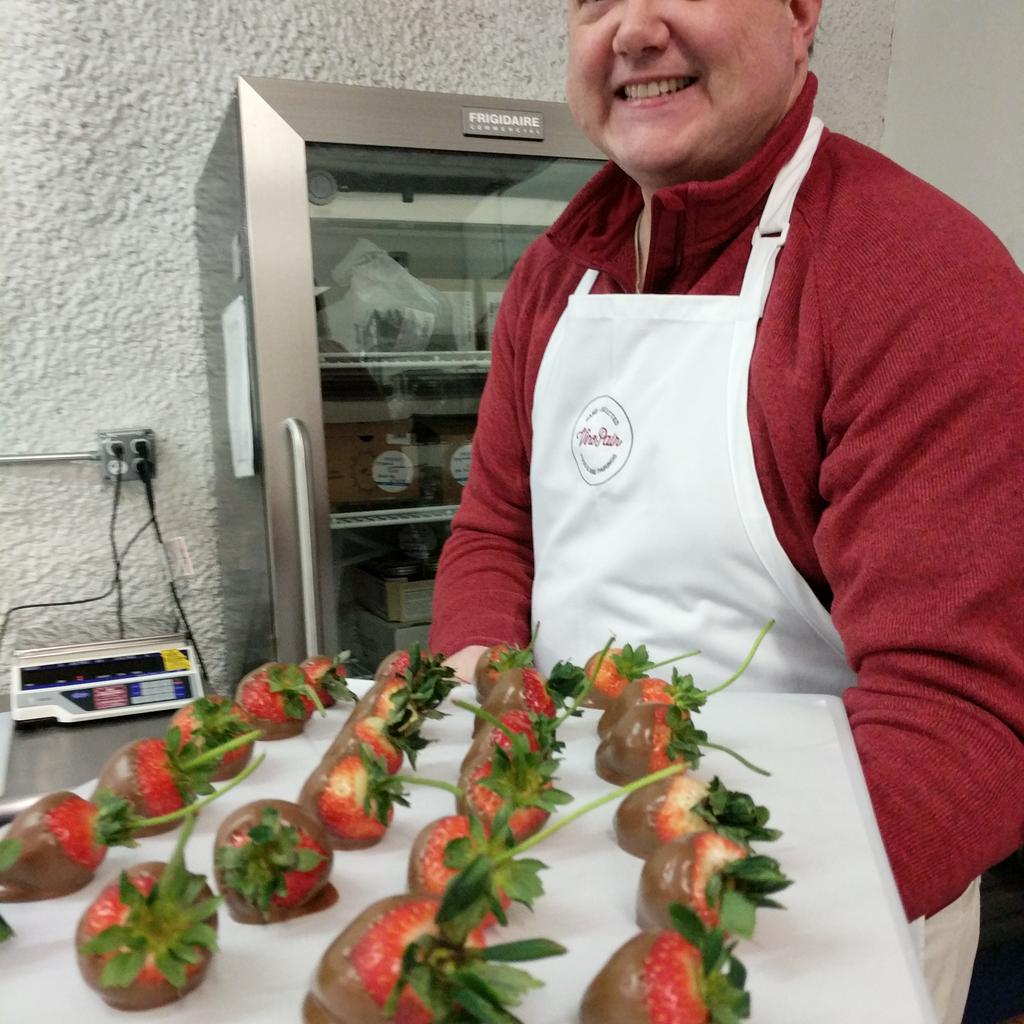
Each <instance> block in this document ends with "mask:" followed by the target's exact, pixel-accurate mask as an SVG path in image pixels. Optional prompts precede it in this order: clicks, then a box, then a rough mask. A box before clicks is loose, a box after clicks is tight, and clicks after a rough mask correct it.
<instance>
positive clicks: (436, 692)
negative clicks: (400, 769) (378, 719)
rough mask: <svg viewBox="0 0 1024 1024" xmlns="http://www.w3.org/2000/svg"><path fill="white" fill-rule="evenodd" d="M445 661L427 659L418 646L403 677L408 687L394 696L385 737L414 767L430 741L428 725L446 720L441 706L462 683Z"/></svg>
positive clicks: (434, 658)
mask: <svg viewBox="0 0 1024 1024" xmlns="http://www.w3.org/2000/svg"><path fill="white" fill-rule="evenodd" d="M443 661H444V659H443V658H442V656H441V655H435V656H433V657H431V656H429V655H428V656H424V655H423V654H421V653H420V648H419V645H418V644H414V645H413V646H412V647H411V648H410V649H409V666H408V668H406V669H405V671H404V672H403V673H402V674H401V676H400V678H401V679H402V681H403V682H404V684H405V685H404V686H402V687H401V688H399V689H397V690H396V691H395V692H394V694H393V695H392V697H391V708H390V710H389V711H388V717H387V719H386V720H385V723H384V734H385V736H386V737H387V739H388V741H389V742H390V743H391V744H392V745H393V746H394V747H395V748H397V749H398V750H400V751H401V752H402V753H404V754H405V755H406V756H407V757H408V758H409V763H410V764H411V765H412V766H413V767H414V768H415V767H416V755H417V753H418V752H419V751H421V750H423V748H424V747H426V746H427V744H428V742H429V741H428V740H427V739H425V738H424V737H423V735H422V734H421V732H420V730H421V729H422V728H423V724H424V722H425V721H426V720H427V719H437V718H443V717H444V714H443V712H441V711H438V706H439V705H440V704H441V702H442V701H443V700H444V699H445V697H447V696H448V694H449V693H450V692H451V691H452V689H453V688H454V687H455V685H456V684H457V682H458V680H457V679H456V678H455V673H454V672H453V671H452V669H450V668H449V667H448V666H446V665H445V664H443Z"/></svg>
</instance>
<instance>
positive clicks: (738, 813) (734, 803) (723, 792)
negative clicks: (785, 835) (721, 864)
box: [693, 775, 782, 848]
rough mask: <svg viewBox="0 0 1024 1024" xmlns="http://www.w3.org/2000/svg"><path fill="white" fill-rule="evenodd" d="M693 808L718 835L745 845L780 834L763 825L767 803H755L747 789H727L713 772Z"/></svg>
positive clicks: (768, 839) (768, 814) (767, 811)
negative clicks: (704, 793) (712, 776)
mask: <svg viewBox="0 0 1024 1024" xmlns="http://www.w3.org/2000/svg"><path fill="white" fill-rule="evenodd" d="M693 811H694V813H695V814H697V815H699V816H700V817H701V818H703V819H704V820H705V821H706V822H707V823H708V824H709V825H710V826H711V827H712V828H713V829H714V830H715V831H716V832H717V833H718V834H719V835H723V836H726V837H727V838H729V839H732V840H734V841H735V842H737V843H740V844H741V845H742V846H746V847H748V848H749V846H750V844H751V843H752V842H756V841H761V842H773V841H774V840H776V839H778V838H779V836H781V835H782V832H781V831H779V829H777V828H768V827H767V823H768V818H769V817H770V812H769V810H768V808H767V807H763V806H762V805H760V804H755V803H754V801H753V799H752V798H751V797H750V795H749V794H747V793H740V792H737V791H734V790H731V789H729V788H728V787H727V786H725V785H724V784H723V782H722V780H721V779H720V778H718V776H717V775H716V776H715V777H714V778H713V779H712V780H711V784H710V785H709V786H708V792H707V796H705V797H704V799H703V800H702V801H701V802H700V803H699V804H697V805H696V806H695V807H694V808H693Z"/></svg>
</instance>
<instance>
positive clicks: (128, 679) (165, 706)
mask: <svg viewBox="0 0 1024 1024" xmlns="http://www.w3.org/2000/svg"><path fill="white" fill-rule="evenodd" d="M198 665H199V660H198V658H197V657H196V652H195V648H194V647H193V646H192V644H191V643H189V642H188V641H187V640H186V639H185V637H184V636H182V635H181V634H174V635H169V636H150V637H139V638H133V639H130V640H111V641H106V642H99V643H77V644H65V645H63V646H53V647H38V648H34V649H31V650H16V651H15V652H14V659H13V664H12V667H11V718H12V719H13V720H14V721H15V722H27V721H33V720H37V719H45V718H56V719H57V721H58V722H90V721H94V720H96V719H98V718H111V717H118V716H121V715H135V714H140V713H142V712H149V711H166V710H173V709H174V708H179V707H181V706H182V705H183V704H188V703H190V702H191V701H193V700H195V699H196V698H197V697H201V696H202V695H203V680H202V675H201V673H200V671H199V667H198Z"/></svg>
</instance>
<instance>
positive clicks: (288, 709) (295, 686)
mask: <svg viewBox="0 0 1024 1024" xmlns="http://www.w3.org/2000/svg"><path fill="white" fill-rule="evenodd" d="M267 682H268V684H269V686H270V692H271V693H277V694H280V695H281V700H282V703H283V705H284V713H285V714H286V715H287V716H288V717H289V718H296V719H299V720H302V721H304V720H305V718H306V707H305V705H304V704H303V702H302V698H303V697H305V698H306V699H307V700H311V701H312V702H313V703H314V704H315V705H316V709H317V711H319V712H320V714H321V715H323V714H326V712H325V711H324V708H323V705H322V704H321V703H320V698H319V697H318V696H317V695H316V690H314V689H313V687H312V686H310V685H309V681H308V680H307V679H306V674H305V673H304V672H303V671H302V669H300V668H299V666H298V665H275V666H274V667H273V668H271V669H270V670H269V671H268V672H267Z"/></svg>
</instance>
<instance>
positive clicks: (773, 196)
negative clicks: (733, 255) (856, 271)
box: [740, 117, 824, 320]
mask: <svg viewBox="0 0 1024 1024" xmlns="http://www.w3.org/2000/svg"><path fill="white" fill-rule="evenodd" d="M823 128H824V125H823V124H822V122H821V120H820V119H819V118H817V117H812V118H811V121H810V123H809V124H808V125H807V131H806V132H805V133H804V137H803V141H802V142H801V143H800V145H799V146H798V147H797V150H796V152H795V153H794V154H793V156H792V157H791V158H790V161H789V163H787V164H786V166H785V167H783V168H782V170H781V171H779V174H778V177H777V178H776V179H775V184H774V185H772V189H771V191H770V192H769V193H768V199H767V201H766V202H765V204H764V212H763V213H762V214H761V220H760V221H759V222H758V225H757V228H756V229H755V230H754V234H753V237H752V238H751V245H752V247H753V252H752V253H751V254H750V259H749V261H748V262H747V270H746V273H745V274H744V275H743V288H742V290H741V292H740V301H741V302H743V303H744V304H746V303H749V304H750V305H752V306H753V307H754V309H755V310H756V316H757V319H758V320H760V319H761V317H762V316H763V315H764V307H765V305H766V304H767V302H768V293H769V291H771V287H772V279H773V278H774V276H775V261H776V260H777V259H778V255H779V252H780V250H781V249H782V247H783V246H784V245H785V244H786V239H787V237H788V236H789V219H790V216H791V214H792V213H793V204H794V203H795V202H796V195H797V192H799V191H800V186H801V185H802V184H803V180H804V177H805V176H806V174H807V171H808V169H809V168H810V166H811V161H812V160H813V159H814V154H815V152H816V151H817V149H818V142H819V141H820V139H821V132H822V129H823Z"/></svg>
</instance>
